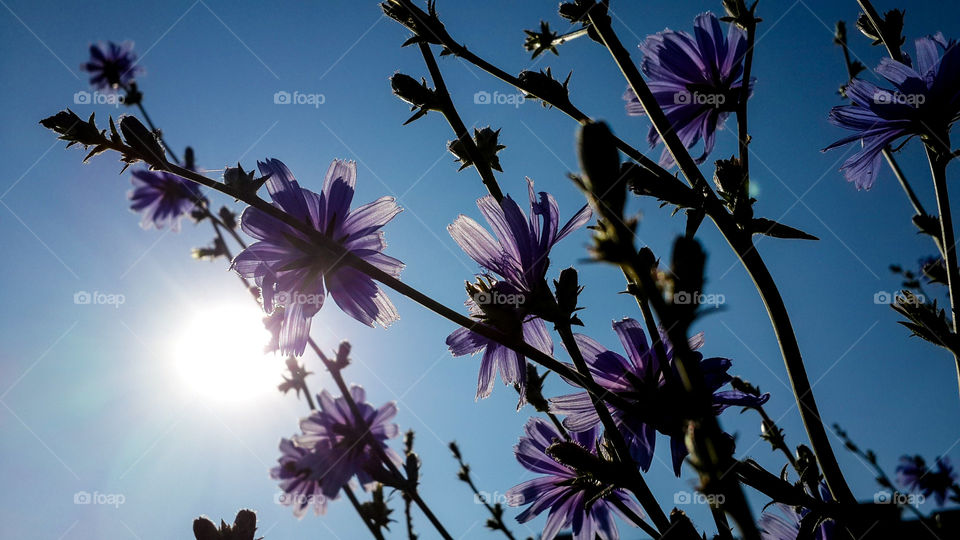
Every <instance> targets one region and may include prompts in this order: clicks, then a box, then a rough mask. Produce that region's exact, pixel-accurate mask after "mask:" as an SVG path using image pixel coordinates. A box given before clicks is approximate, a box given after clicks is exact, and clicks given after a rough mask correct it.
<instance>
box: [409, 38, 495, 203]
mask: <svg viewBox="0 0 960 540" xmlns="http://www.w3.org/2000/svg"><path fill="white" fill-rule="evenodd" d="M420 53H421V54H422V55H423V62H424V64H426V65H427V69H428V70H429V71H430V78H431V79H433V85H434V87H435V88H436V94H437V96H438V97H439V98H440V100H441V107H442V111H441V112H442V113H443V116H444V118H446V119H447V122H448V123H449V124H450V127H451V128H453V132H454V134H456V136H457V140H459V141H460V144H462V145H463V148H464V149H465V150H466V152H467V156H468V157H469V159H470V161H472V162H473V166H474V167H476V169H477V172H479V173H480V178H482V179H483V185H484V186H486V187H487V191H489V192H490V195H492V196H493V198H494V199H496V200H497V202H498V203H499V202H500V201H502V200H503V192H502V191H501V190H500V185H499V184H498V183H497V178H496V177H495V176H494V175H493V168H491V167H490V162H489V161H487V160H486V159H484V157H483V156H482V155H481V154H480V150H479V149H478V148H477V145H476V143H475V142H474V141H473V137H471V136H470V132H469V131H468V130H467V126H466V125H464V123H463V120H462V119H461V118H460V114H459V113H458V112H457V108H456V106H455V105H454V104H453V99H452V98H451V97H450V92H449V91H448V90H447V85H446V84H445V83H444V82H443V76H442V75H441V74H440V67H439V66H437V60H436V58H434V57H433V52H432V51H431V50H430V45H429V44H427V43H423V42H421V43H420Z"/></svg>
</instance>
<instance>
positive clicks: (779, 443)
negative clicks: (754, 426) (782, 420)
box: [754, 406, 800, 474]
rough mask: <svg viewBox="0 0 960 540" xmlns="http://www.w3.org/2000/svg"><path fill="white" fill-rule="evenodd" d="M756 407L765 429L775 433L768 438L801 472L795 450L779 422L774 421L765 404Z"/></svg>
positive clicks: (795, 469) (795, 468) (794, 468)
mask: <svg viewBox="0 0 960 540" xmlns="http://www.w3.org/2000/svg"><path fill="white" fill-rule="evenodd" d="M754 409H755V410H756V411H757V412H758V413H759V414H760V418H762V419H763V426H764V429H766V430H767V432H768V433H773V434H775V435H768V440H769V441H770V444H772V445H773V447H774V448H776V449H777V450H780V451H781V452H783V455H784V456H786V458H787V461H788V462H790V466H791V467H793V470H794V471H796V472H797V474H799V473H800V467H799V466H798V465H797V458H796V457H795V456H794V455H793V452H791V451H790V447H789V446H787V442H786V441H785V440H784V439H783V435H782V433H783V432H782V431H780V428H779V427H778V426H777V423H776V422H774V421H773V419H772V418H770V416H769V415H768V414H767V411H765V410H764V408H763V406H760V407H754Z"/></svg>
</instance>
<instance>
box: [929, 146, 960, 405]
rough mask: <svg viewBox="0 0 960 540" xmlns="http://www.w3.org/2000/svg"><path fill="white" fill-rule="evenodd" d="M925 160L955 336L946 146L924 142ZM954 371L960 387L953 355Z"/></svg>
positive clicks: (959, 281)
mask: <svg viewBox="0 0 960 540" xmlns="http://www.w3.org/2000/svg"><path fill="white" fill-rule="evenodd" d="M941 137H942V138H943V140H945V141H949V138H948V137H949V135H948V134H944V135H941ZM925 144H926V150H927V160H928V161H929V162H930V174H931V175H932V176H933V187H934V191H935V193H936V196H937V212H938V213H939V214H940V237H941V239H942V241H943V248H944V249H943V258H944V259H943V260H944V264H945V265H946V267H947V289H948V290H949V292H950V315H951V320H952V321H953V332H954V334H956V333H957V312H958V310H960V268H958V267H957V246H956V241H955V240H954V234H953V216H952V215H951V213H950V195H949V194H948V193H947V163H948V162H949V161H950V153H949V148H950V146H949V143H946V144H944V145H943V147H944V148H945V149H946V153H945V152H944V151H943V150H940V149H936V148H934V147H933V143H932V142H930V141H925ZM953 359H954V364H955V365H956V370H957V384H958V387H960V355H957V354H954V355H953Z"/></svg>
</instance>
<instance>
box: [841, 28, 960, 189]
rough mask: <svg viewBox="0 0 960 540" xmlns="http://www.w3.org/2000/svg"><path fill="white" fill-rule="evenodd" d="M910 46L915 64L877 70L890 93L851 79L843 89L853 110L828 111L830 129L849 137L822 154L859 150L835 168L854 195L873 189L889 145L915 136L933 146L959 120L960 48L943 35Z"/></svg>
mask: <svg viewBox="0 0 960 540" xmlns="http://www.w3.org/2000/svg"><path fill="white" fill-rule="evenodd" d="M915 44H916V49H917V57H916V59H915V60H911V59H910V58H909V57H907V56H904V61H903V62H897V61H896V60H892V59H890V58H884V59H883V60H882V61H881V62H880V65H879V66H877V68H876V72H877V74H878V75H880V76H881V77H883V78H884V79H886V80H887V81H888V82H889V83H890V84H892V85H893V87H894V89H892V90H891V89H887V88H881V87H879V86H877V85H875V84H873V83H871V82H868V81H865V80H863V79H853V80H852V81H850V83H849V84H848V85H847V86H846V88H845V93H846V95H847V96H848V97H849V98H850V101H852V102H853V104H852V105H842V106H838V107H834V108H833V109H832V110H831V111H830V121H831V122H832V123H833V124H835V125H837V126H839V127H842V128H844V129H847V130H850V131H853V132H854V133H853V134H852V135H849V136H847V137H844V138H842V139H840V140H838V141H836V142H835V143H833V144H831V145H830V146H828V147H826V148H825V149H824V151H826V150H830V149H833V148H838V147H840V146H844V145H847V144H850V143H852V142H857V143H859V144H860V145H861V146H862V148H861V150H860V151H859V152H857V153H855V154H854V155H852V156H850V158H848V159H847V160H846V161H845V162H844V163H843V166H841V168H840V169H841V170H842V171H843V174H844V176H845V177H846V179H847V181H848V182H853V183H854V184H855V185H856V186H857V189H870V187H872V186H873V183H874V181H876V178H877V173H878V172H879V170H878V167H880V166H881V163H880V162H881V157H882V156H881V152H882V151H883V149H884V148H886V147H887V146H888V145H890V144H893V143H894V142H896V141H897V140H899V139H902V138H904V137H912V136H915V135H916V136H923V137H932V138H933V139H934V140H937V139H939V138H942V137H943V136H944V135H946V134H947V132H948V131H949V129H950V126H951V125H953V123H954V122H956V121H957V120H958V119H960V46H958V45H957V43H956V41H953V40H950V41H947V40H946V39H945V38H944V37H943V34H937V35H935V36H927V37H922V38H920V39H917V40H916V43H915Z"/></svg>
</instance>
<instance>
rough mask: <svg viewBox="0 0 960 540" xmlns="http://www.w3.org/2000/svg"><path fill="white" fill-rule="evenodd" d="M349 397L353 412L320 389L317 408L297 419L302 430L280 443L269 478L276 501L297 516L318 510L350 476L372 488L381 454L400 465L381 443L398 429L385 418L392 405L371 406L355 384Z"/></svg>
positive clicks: (390, 417) (393, 411)
mask: <svg viewBox="0 0 960 540" xmlns="http://www.w3.org/2000/svg"><path fill="white" fill-rule="evenodd" d="M350 398H351V399H352V400H353V401H354V403H356V405H357V409H358V412H359V416H357V415H355V414H354V413H353V411H352V410H351V407H350V405H349V402H348V401H347V398H345V397H344V396H339V397H336V398H334V397H333V396H332V395H331V394H330V393H329V392H327V391H326V390H324V391H322V392H321V393H319V394H317V404H318V406H319V409H318V410H317V411H315V412H314V413H313V414H311V415H310V416H308V417H307V418H304V419H303V420H302V421H301V422H300V429H301V431H302V433H301V434H299V435H296V436H294V437H293V438H292V439H283V440H282V441H281V442H280V451H281V454H282V455H281V457H280V460H279V461H280V465H279V466H278V467H275V468H274V469H273V470H272V471H271V476H272V477H273V478H274V479H277V480H280V488H281V489H282V490H283V495H282V496H281V502H283V503H285V504H287V505H292V506H293V508H294V514H296V515H297V516H298V517H299V516H302V515H303V514H304V513H305V512H306V509H307V508H309V507H310V506H313V507H314V509H315V512H316V513H317V514H321V513H323V512H324V511H325V509H326V503H327V501H328V500H333V499H336V498H337V494H338V493H339V492H340V490H341V489H342V488H343V486H345V485H347V483H348V482H349V481H350V480H351V478H353V477H356V478H357V480H358V481H359V482H360V484H361V485H362V486H363V487H364V488H366V489H372V488H373V487H374V485H375V484H376V481H375V480H374V475H376V474H377V472H378V471H379V470H380V469H381V466H382V462H381V459H380V455H381V452H382V453H383V455H385V456H387V458H388V459H390V460H391V461H392V462H393V463H394V464H395V465H397V466H399V465H400V464H401V459H400V456H399V455H398V454H397V453H396V452H394V451H393V450H392V449H391V448H390V447H388V446H387V445H386V441H387V440H389V439H392V438H394V437H396V436H397V435H398V434H399V432H400V430H399V428H398V427H397V425H396V424H394V423H392V422H391V420H393V417H394V416H396V415H397V406H396V404H395V403H393V402H390V403H387V404H385V405H383V406H382V407H380V408H379V409H378V408H375V407H374V406H373V405H370V404H369V403H367V402H366V392H365V391H364V390H363V388H362V387H360V386H356V385H354V386H352V387H351V388H350ZM373 444H376V445H378V446H379V450H377V449H376V448H375V447H374V446H372V445H373Z"/></svg>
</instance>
